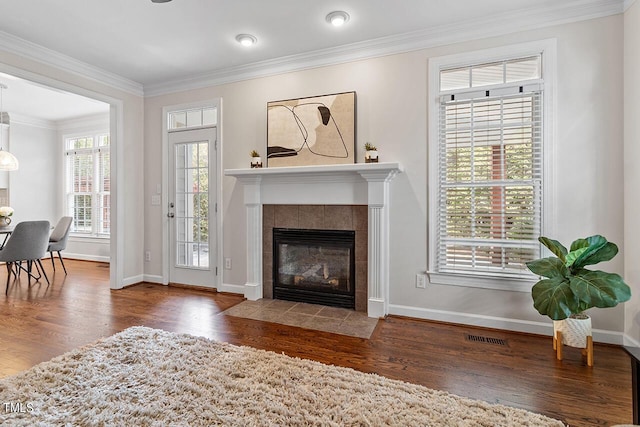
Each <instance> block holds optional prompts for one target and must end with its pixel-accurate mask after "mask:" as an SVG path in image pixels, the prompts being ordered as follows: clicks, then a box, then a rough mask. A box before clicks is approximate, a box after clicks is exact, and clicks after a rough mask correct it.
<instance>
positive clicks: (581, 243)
mask: <svg viewBox="0 0 640 427" xmlns="http://www.w3.org/2000/svg"><path fill="white" fill-rule="evenodd" d="M588 247H589V242H588V241H587V239H576V240H575V241H574V242H573V243H572V244H571V248H569V252H573V251H575V250H578V249H580V248H588Z"/></svg>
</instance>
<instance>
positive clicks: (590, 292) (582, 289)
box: [527, 235, 631, 320]
mask: <svg viewBox="0 0 640 427" xmlns="http://www.w3.org/2000/svg"><path fill="white" fill-rule="evenodd" d="M538 240H539V241H540V243H542V244H543V245H544V246H546V247H547V248H548V249H549V250H550V251H551V252H552V253H553V254H554V255H555V256H552V257H548V258H541V259H538V260H535V261H531V262H528V263H527V267H528V268H529V270H531V271H532V272H533V273H535V274H537V275H539V276H543V277H545V279H542V280H540V281H539V282H538V283H536V284H535V285H534V286H533V288H532V289H531V296H532V297H533V306H534V307H535V308H536V310H538V312H539V313H540V314H543V315H547V316H549V317H550V318H551V319H553V320H563V319H566V318H567V317H570V316H572V315H577V314H579V313H582V312H583V311H585V310H587V309H589V308H592V307H600V308H606V307H614V306H616V305H618V303H621V302H625V301H628V300H629V298H631V289H630V288H629V286H628V285H627V284H626V283H625V282H624V280H623V279H622V277H620V276H619V275H618V274H615V273H606V272H604V271H600V270H589V269H587V268H585V266H587V265H593V264H597V263H599V262H602V261H609V260H610V259H612V258H613V257H614V256H616V254H617V253H618V246H617V245H616V244H615V243H612V242H609V241H607V239H606V238H604V237H603V236H600V235H595V236H591V237H587V238H586V239H578V240H576V241H574V242H573V243H572V244H571V247H570V249H569V250H567V248H565V247H564V246H563V245H562V244H561V243H560V242H558V241H557V240H553V239H549V238H547V237H540V238H539V239H538Z"/></svg>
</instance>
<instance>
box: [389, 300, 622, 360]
mask: <svg viewBox="0 0 640 427" xmlns="http://www.w3.org/2000/svg"><path fill="white" fill-rule="evenodd" d="M389 314H392V315H396V316H406V317H414V318H417V319H425V320H435V321H438V322H447V323H456V324H462V325H469V326H478V327H482V328H490V329H502V330H507V331H514V332H524V333H528V334H536V335H546V336H548V337H549V349H550V354H553V350H551V346H552V342H551V337H552V336H553V324H552V323H551V320H548V319H546V318H543V319H545V320H544V321H543V320H541V321H539V322H538V321H535V322H534V321H530V320H519V319H509V318H504V317H494V316H484V315H479V314H472V313H460V312H454V311H446V310H433V309H426V308H418V307H409V306H403V305H396V304H390V305H389ZM626 339H627V337H625V335H624V334H623V333H622V332H615V331H607V330H603V329H593V340H594V341H595V342H600V343H607V344H616V345H622V344H623V342H625V341H626Z"/></svg>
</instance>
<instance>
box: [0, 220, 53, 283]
mask: <svg viewBox="0 0 640 427" xmlns="http://www.w3.org/2000/svg"><path fill="white" fill-rule="evenodd" d="M50 229H51V225H50V224H49V221H24V222H21V223H19V224H18V225H16V228H15V229H14V230H13V232H12V233H11V237H10V238H9V240H8V241H7V243H6V244H5V245H4V247H3V248H2V250H0V262H6V263H7V289H6V290H5V294H6V293H8V292H9V281H10V279H11V273H13V275H14V276H15V277H18V272H19V271H20V270H24V271H26V272H27V274H28V275H29V284H31V279H32V278H33V279H35V280H36V281H38V280H40V278H41V277H42V276H43V275H44V278H45V279H46V280H47V283H49V278H48V277H47V273H45V271H44V268H43V267H42V262H41V261H40V259H41V258H42V257H44V256H45V255H46V253H47V245H48V244H49V230H50ZM23 262H26V264H27V268H24V266H23V265H22V263H23ZM34 262H35V264H36V269H37V270H38V276H36V275H35V274H33V273H32V271H31V267H32V266H33V264H34Z"/></svg>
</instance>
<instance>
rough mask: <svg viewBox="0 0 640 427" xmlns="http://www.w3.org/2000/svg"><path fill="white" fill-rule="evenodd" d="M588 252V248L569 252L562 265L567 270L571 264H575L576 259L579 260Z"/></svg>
mask: <svg viewBox="0 0 640 427" xmlns="http://www.w3.org/2000/svg"><path fill="white" fill-rule="evenodd" d="M588 250H589V247H588V246H587V247H583V248H578V249H576V250H572V251H571V252H569V253H568V254H567V259H566V261H565V263H564V265H566V266H567V268H569V267H572V266H573V264H574V263H575V262H576V260H577V259H578V258H580V256H581V255H582V254H583V253H585V252H586V251H588Z"/></svg>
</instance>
